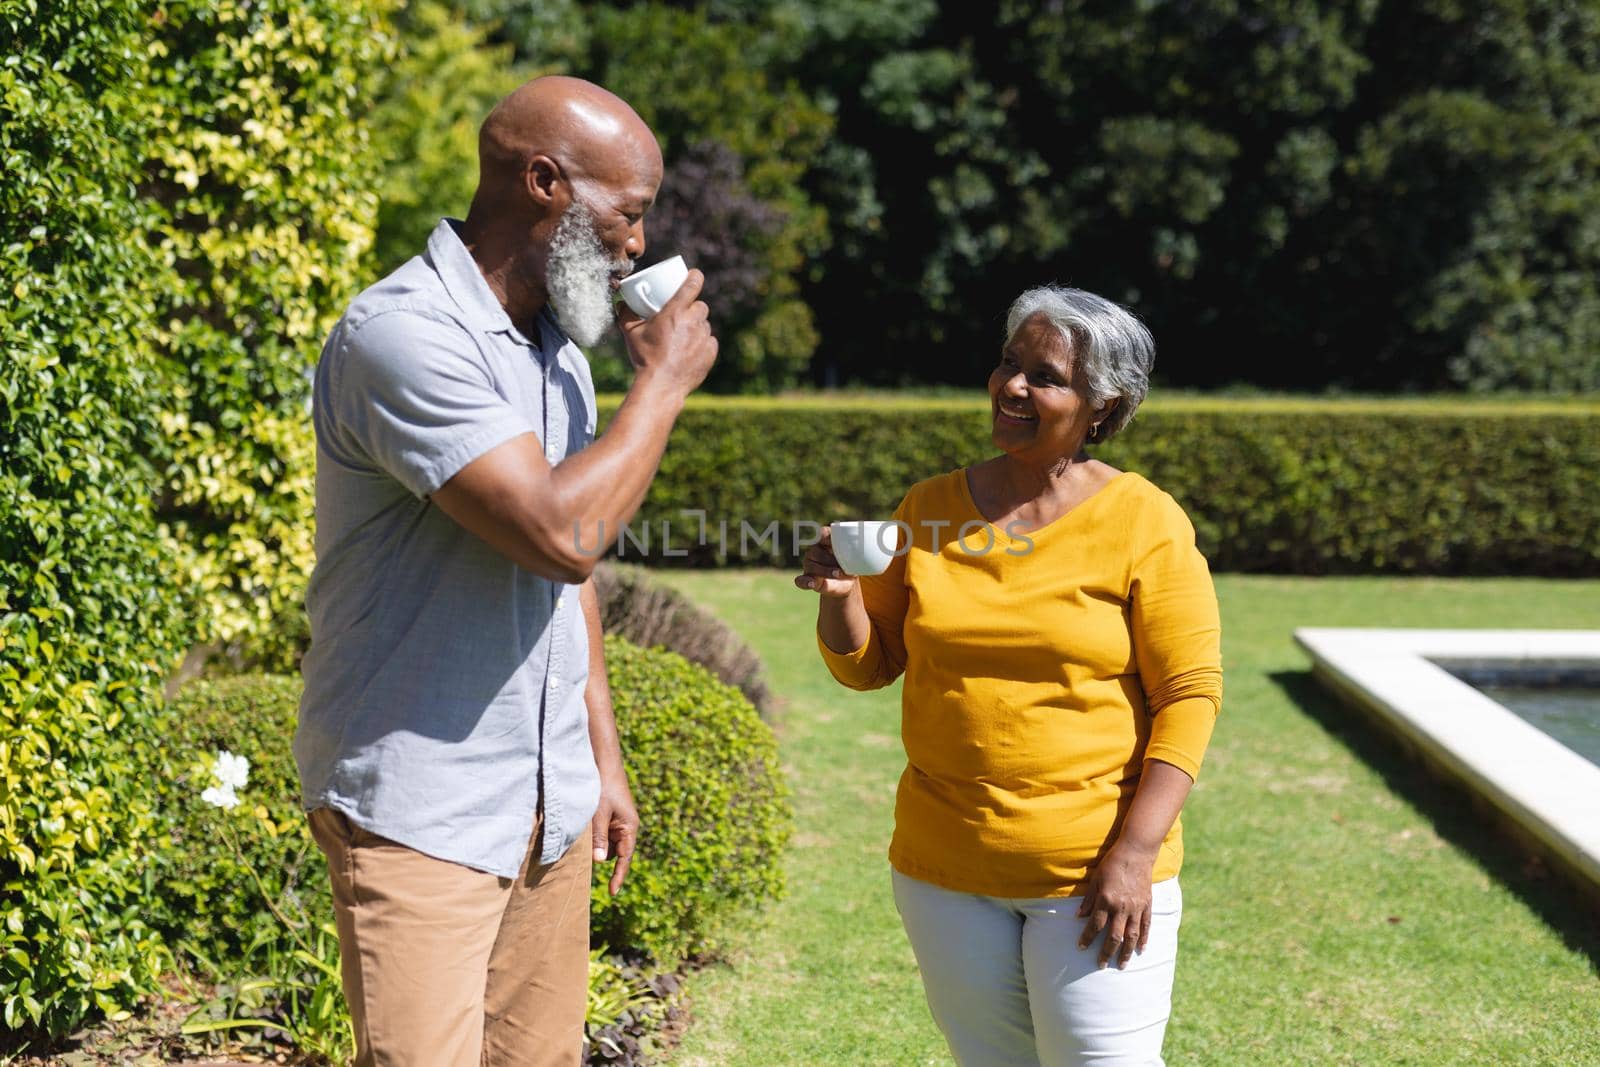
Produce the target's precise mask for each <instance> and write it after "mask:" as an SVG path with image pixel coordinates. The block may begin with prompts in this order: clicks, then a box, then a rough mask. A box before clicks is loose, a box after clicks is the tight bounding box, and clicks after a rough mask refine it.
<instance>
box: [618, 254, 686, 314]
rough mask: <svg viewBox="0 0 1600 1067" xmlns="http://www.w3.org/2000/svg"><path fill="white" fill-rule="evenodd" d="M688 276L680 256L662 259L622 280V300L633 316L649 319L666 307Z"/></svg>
mask: <svg viewBox="0 0 1600 1067" xmlns="http://www.w3.org/2000/svg"><path fill="white" fill-rule="evenodd" d="M688 277H689V268H688V266H687V265H686V264H685V263H684V262H683V257H682V256H673V257H672V258H671V259H663V260H662V261H661V262H660V263H657V264H655V265H654V266H652V267H646V268H645V269H644V270H641V271H636V272H634V273H633V274H630V275H628V276H627V277H626V278H624V279H622V299H623V300H624V301H626V302H627V305H628V306H629V307H630V308H632V309H633V313H634V314H635V315H638V316H639V317H640V318H645V319H648V318H650V317H652V316H654V315H655V314H656V312H658V311H660V310H661V309H662V308H664V307H666V306H667V301H668V300H671V299H672V294H673V293H676V292H677V291H678V287H679V286H680V285H682V284H683V283H684V280H685V279H686V278H688Z"/></svg>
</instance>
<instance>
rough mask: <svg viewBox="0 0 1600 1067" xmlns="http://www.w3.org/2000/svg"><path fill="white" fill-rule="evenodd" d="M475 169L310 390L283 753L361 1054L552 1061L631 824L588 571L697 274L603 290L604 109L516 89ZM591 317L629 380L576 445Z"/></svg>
mask: <svg viewBox="0 0 1600 1067" xmlns="http://www.w3.org/2000/svg"><path fill="white" fill-rule="evenodd" d="M479 164H480V172H481V176H480V180H479V185H478V190H477V194H476V195H475V196H474V198H473V201H472V206H471V210H470V211H469V212H468V215H467V218H466V220H465V221H464V222H462V221H457V220H454V219H445V220H443V221H441V222H440V223H439V225H438V227H437V228H436V229H435V230H434V231H433V234H432V236H431V237H430V238H429V239H428V246H427V248H426V250H424V251H423V252H422V254H421V255H419V256H417V257H416V258H414V259H412V260H410V261H409V262H408V263H406V264H405V265H404V266H402V267H400V268H399V269H398V270H397V271H395V272H394V273H393V274H391V275H390V276H389V277H387V278H385V279H383V280H382V281H380V282H378V283H377V284H376V285H374V286H372V288H370V289H368V290H366V291H365V292H363V293H362V294H361V295H360V296H358V297H357V298H356V299H355V300H354V301H353V302H352V303H351V305H350V307H349V309H348V310H347V311H346V312H345V315H344V317H343V318H342V319H341V320H340V321H339V323H338V324H337V325H336V326H335V327H334V329H333V332H332V334H331V335H330V336H329V338H328V341H327V344H326V345H325V346H324V348H323V351H322V359H321V361H320V363H319V364H318V366H317V375H316V384H315V389H314V396H313V415H314V421H315V424H316V433H317V489H316V492H317V500H316V506H317V566H316V570H315V572H314V573H313V575H312V577H311V583H310V586H309V588H308V590H307V593H306V606H307V609H308V611H309V612H310V615H311V634H312V641H311V648H310V650H309V651H308V652H307V653H306V657H305V662H304V665H303V667H304V672H305V681H306V688H305V696H304V698H303V700H302V702H301V707H300V722H299V727H298V729H297V731H296V734H295V742H294V751H295V759H296V761H297V763H298V764H299V768H300V781H301V788H302V791H303V800H304V804H305V807H306V810H307V811H308V812H309V817H310V821H311V830H312V834H313V836H314V837H315V838H316V840H317V843H318V845H319V846H320V847H321V848H322V850H323V852H324V853H325V854H326V856H327V858H328V867H329V875H330V878H331V880H332V883H333V896H334V907H335V912H336V918H337V920H338V928H339V944H340V949H341V953H342V958H343V978H344V987H345V994H346V996H347V999H348V1000H349V1003H350V1010H351V1016H352V1018H353V1019H354V1022H355V1027H356V1041H357V1055H356V1063H357V1064H361V1065H366V1064H379V1063H381V1064H386V1065H411V1064H415V1065H418V1067H447V1065H460V1067H467V1065H469V1064H470V1065H472V1067H477V1065H478V1064H479V1063H483V1064H492V1065H509V1064H519V1065H522V1064H531V1065H542V1064H574V1063H577V1062H578V1061H579V1058H580V1054H581V1047H582V1040H583V1012H584V1002H585V991H586V988H587V985H586V978H587V967H588V949H589V882H590V877H591V865H592V864H595V863H600V862H603V861H606V860H613V861H614V866H613V868H612V870H611V873H610V879H609V886H610V891H611V892H612V893H613V894H614V893H616V892H618V891H619V890H620V889H621V888H622V885H623V880H624V878H625V877H626V876H627V871H628V862H629V857H630V856H631V855H632V852H633V847H634V841H635V838H636V835H637V833H638V815H637V813H636V811H635V809H634V803H633V798H632V796H631V794H630V793H629V790H628V779H627V776H626V774H625V773H624V769H623V760H622V753H621V752H620V751H619V748H618V744H617V732H616V726H615V724H614V722H613V719H612V713H611V699H610V693H609V691H608V690H607V688H606V675H605V662H604V659H603V658H602V651H601V641H600V621H599V619H600V615H599V604H598V601H597V598H596V596H595V591H594V585H593V583H592V582H591V581H590V573H591V571H592V570H593V568H594V566H595V563H596V562H597V559H598V555H599V554H600V553H601V552H602V551H603V550H604V548H606V547H608V546H609V545H611V544H612V543H613V542H614V541H615V539H616V536H617V534H618V532H619V531H620V530H621V529H622V527H623V526H624V525H625V524H626V523H627V522H628V520H629V519H630V518H631V517H632V516H633V514H634V512H635V511H636V510H637V509H638V507H639V505H640V503H641V501H643V499H644V495H645V491H646V490H647V489H648V488H649V485H650V480H651V479H652V478H653V477H654V475H655V471H656V467H657V465H658V463H659V462H660V459H661V454H662V451H663V450H664V449H665V447H666V443H667V435H668V433H669V431H670V430H671V429H672V424H673V421H674V420H675V419H676V417H677V414H678V412H679V411H680V410H681V409H682V407H683V403H684V400H685V398H686V397H687V396H688V395H689V393H690V392H692V391H693V390H694V389H695V388H696V387H697V386H698V385H699V384H700V382H701V381H702V380H704V378H705V376H706V374H707V372H708V371H709V370H710V368H711V365H712V362H713V361H714V360H715V358H716V354H717V341H716V338H715V337H713V336H712V333H711V329H710V327H709V325H708V323H707V309H706V305H705V304H704V303H702V302H700V300H699V299H698V297H699V294H700V290H701V287H702V283H703V279H702V277H701V276H700V273H699V272H698V271H691V272H690V274H689V280H688V281H687V282H686V283H685V284H684V286H683V288H682V289H681V290H680V291H679V292H678V294H677V296H676V297H675V298H674V299H673V300H672V301H671V302H669V303H668V304H667V306H666V307H665V308H664V309H663V310H662V311H661V313H660V314H658V315H656V316H655V317H653V318H651V319H650V320H648V321H644V320H641V319H639V318H638V317H637V316H634V315H633V314H632V313H631V312H628V311H626V310H624V311H622V312H621V314H620V320H619V319H618V317H617V314H616V313H615V312H613V310H612V309H613V303H614V301H613V294H614V292H615V289H616V287H617V284H618V282H619V281H620V279H621V278H622V277H623V276H624V275H626V274H627V273H628V272H629V270H631V269H632V265H633V262H634V261H635V260H636V259H638V257H639V256H640V255H642V254H643V253H644V250H645V233H644V217H645V213H646V212H647V211H648V210H649V208H650V205H651V203H652V201H653V200H654V199H655V195H656V188H657V186H658V185H659V184H660V182H661V170H662V164H661V153H660V150H659V148H658V147H657V145H656V141H655V138H654V136H653V135H652V134H651V132H650V130H649V128H648V127H647V126H646V125H645V124H644V122H643V121H642V120H641V119H640V118H639V116H638V115H636V114H635V113H634V111H633V109H632V108H630V107H628V105H627V104H625V103H624V102H623V101H621V100H620V99H618V98H617V97H615V96H613V95H612V94H610V93H608V92H606V91H605V90H604V89H601V88H600V87H599V86H596V85H592V84H590V83H588V82H583V81H578V80H575V79H571V78H541V79H538V80H536V81H533V82H530V83H528V84H527V85H524V86H523V87H522V88H520V89H518V90H517V91H516V92H514V93H512V94H511V95H510V96H509V97H507V98H506V99H505V100H504V101H502V102H501V103H500V104H499V105H498V106H497V107H496V108H495V109H494V111H493V112H492V113H490V115H489V116H488V118H486V119H485V120H484V123H483V127H482V131H481V134H480V138H479ZM619 322H620V328H621V331H622V336H623V339H624V342H625V344H626V347H627V351H628V356H629V358H630V359H631V361H632V363H633V366H634V371H635V373H634V380H633V387H632V388H631V389H630V390H629V392H628V395H627V398H626V399H625V400H624V401H623V403H622V406H621V408H619V409H618V411H617V413H616V416H615V418H614V419H613V420H612V421H611V424H610V426H609V427H608V428H607V430H606V433H605V436H603V437H601V438H600V439H599V440H595V439H594V429H595V398H594V386H593V382H592V380H591V378H590V375H589V368H588V364H587V362H586V361H585V358H584V356H583V353H582V352H581V351H580V350H579V347H578V346H579V345H592V344H594V343H595V342H596V341H598V340H599V339H600V338H601V337H602V336H603V335H604V334H605V332H606V331H607V330H608V329H610V328H613V327H614V326H616V325H618V324H619ZM574 342H576V343H574ZM586 549H587V551H585V550H586Z"/></svg>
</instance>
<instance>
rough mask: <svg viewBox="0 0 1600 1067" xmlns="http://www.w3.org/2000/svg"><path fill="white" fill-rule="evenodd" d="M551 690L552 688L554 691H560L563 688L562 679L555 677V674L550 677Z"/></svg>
mask: <svg viewBox="0 0 1600 1067" xmlns="http://www.w3.org/2000/svg"><path fill="white" fill-rule="evenodd" d="M550 688H551V689H552V690H555V689H560V688H561V679H560V678H557V677H556V676H555V675H553V674H552V675H551V676H550Z"/></svg>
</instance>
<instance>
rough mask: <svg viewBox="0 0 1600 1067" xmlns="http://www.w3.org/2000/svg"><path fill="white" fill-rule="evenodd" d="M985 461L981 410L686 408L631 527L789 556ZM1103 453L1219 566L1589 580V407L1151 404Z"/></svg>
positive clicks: (715, 555) (728, 558)
mask: <svg viewBox="0 0 1600 1067" xmlns="http://www.w3.org/2000/svg"><path fill="white" fill-rule="evenodd" d="M611 410H614V408H613V406H612V405H611V403H610V401H609V400H608V401H607V403H606V404H605V405H604V406H603V414H604V413H606V412H609V411H611ZM994 453H995V449H994V446H993V445H992V444H991V443H990V440H989V418H988V406H987V403H985V402H971V401H935V400H927V401H920V402H919V401H905V402H894V403H890V402H887V401H878V400H871V399H868V400H865V401H847V402H841V401H830V400H799V401H793V402H784V401H767V402H762V401H738V400H732V399H729V400H700V401H698V402H695V401H692V402H691V403H690V405H689V407H688V408H687V409H686V410H685V411H684V413H683V414H682V416H680V418H679V420H678V423H677V426H676V428H675V429H674V430H673V434H672V439H671V442H670V443H669V445H668V447H667V452H666V456H665V457H664V458H663V460H662V463H661V471H660V474H659V475H658V476H657V478H656V480H655V482H654V484H653V485H652V486H651V489H650V494H649V496H648V498H647V499H646V501H645V505H644V507H643V508H642V509H641V511H640V513H639V515H638V517H637V518H636V519H635V520H634V523H633V528H634V529H635V530H636V531H638V532H639V533H640V534H641V535H642V534H644V533H645V532H646V531H648V532H649V534H650V536H651V542H650V545H651V547H650V551H649V552H648V553H643V554H646V555H648V556H649V559H650V561H651V562H652V563H668V564H671V563H698V564H702V565H704V564H716V563H771V562H774V561H776V560H792V559H793V558H795V557H796V553H795V536H794V535H795V534H796V533H797V532H798V534H799V535H800V536H801V537H804V536H807V535H808V534H809V533H812V532H813V531H811V530H809V529H808V528H806V527H803V526H802V527H800V528H799V529H798V531H797V529H796V526H795V525H794V524H795V523H796V521H797V520H798V521H809V522H814V523H825V522H830V521H834V520H839V519H846V518H863V517H887V516H888V515H889V513H890V512H891V511H892V510H893V509H894V506H895V505H896V503H898V502H899V499H900V497H901V495H902V494H903V493H904V491H905V490H906V488H907V487H909V486H910V485H911V484H912V483H913V482H915V481H917V480H919V479H922V478H926V477H929V476H931V475H935V474H940V473H943V472H945V471H948V470H952V469H954V468H956V467H960V466H963V465H966V464H968V463H972V462H975V461H977V460H980V459H983V458H986V457H988V456H991V455H993V454H994ZM1097 454H1098V455H1099V456H1100V458H1102V459H1104V460H1106V461H1107V462H1109V463H1111V464H1113V465H1114V466H1118V467H1122V468H1124V469H1127V470H1134V471H1138V472H1140V473H1142V474H1144V475H1146V476H1147V477H1149V478H1150V479H1151V480H1152V481H1153V482H1155V483H1156V484H1157V485H1159V486H1161V487H1162V488H1163V489H1166V490H1167V491H1168V492H1170V493H1172V495H1173V496H1174V497H1176V498H1177V499H1178V501H1179V502H1180V503H1181V504H1182V505H1183V506H1184V507H1185V509H1186V510H1187V511H1188V513H1189V515H1190V517H1191V519H1193V521H1194V524H1195V527H1196V531H1197V533H1198V535H1199V538H1200V546H1201V548H1202V549H1203V550H1204V551H1205V553H1206V554H1207V556H1208V557H1209V559H1210V560H1211V564H1212V567H1213V568H1214V569H1216V570H1219V571H1276V572H1282V573H1296V574H1323V573H1345V574H1362V573H1392V574H1530V575H1533V574H1537V575H1547V576H1580V575H1596V574H1600V533H1597V531H1600V496H1597V495H1596V494H1595V493H1594V492H1593V472H1594V471H1595V470H1600V406H1596V405H1594V404H1581V403H1573V404H1544V405H1536V404H1520V405H1519V404H1517V403H1515V402H1513V401H1509V400H1504V401H1495V402H1492V403H1489V402H1477V403H1471V404H1454V405H1449V404H1441V403H1415V402H1404V401H1396V402H1377V401H1373V402H1361V403H1350V402H1341V401H1327V402H1318V401H1298V402H1297V401H1281V402H1280V401H1251V400H1240V401H1221V400H1219V401H1207V402H1190V401H1183V400H1173V401H1168V402H1165V403H1163V402H1161V401H1156V402H1152V403H1150V404H1147V405H1146V406H1145V407H1144V408H1143V409H1142V410H1141V411H1140V412H1139V415H1138V417H1137V418H1136V419H1135V420H1134V421H1133V423H1132V424H1131V426H1130V427H1129V428H1128V430H1126V431H1125V432H1124V433H1123V434H1122V435H1120V436H1119V437H1117V438H1115V439H1114V440H1113V441H1112V442H1111V443H1110V444H1109V445H1107V446H1106V447H1104V448H1101V449H1098V450H1097ZM685 509H698V510H701V511H704V513H705V515H706V520H705V527H706V530H707V537H706V539H705V540H706V543H704V544H697V543H696V541H697V534H698V529H699V526H700V523H699V519H698V518H697V517H694V516H686V515H685V514H684V510H685ZM724 521H725V522H726V524H727V525H726V534H725V535H724V534H723V528H722V526H721V524H722V523H723V522H724ZM663 523H666V524H669V526H670V529H671V531H672V539H671V542H670V543H671V546H672V552H673V553H678V552H687V553H688V554H687V555H685V556H683V557H679V558H675V557H674V556H671V555H668V554H666V553H664V552H663V551H662V539H661V529H662V524H663ZM742 523H743V524H747V526H745V527H743V528H742V527H741V524H742ZM769 527H770V529H769ZM769 533H770V534H771V535H772V538H771V539H769V540H767V541H765V542H763V541H762V540H761V538H762V536H763V535H765V534H769ZM623 553H624V555H625V558H632V559H637V558H639V556H640V555H641V553H640V552H639V551H638V548H637V546H636V545H635V544H634V543H633V542H631V541H625V542H624V544H623Z"/></svg>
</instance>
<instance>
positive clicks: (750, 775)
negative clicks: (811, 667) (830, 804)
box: [593, 637, 794, 962]
mask: <svg viewBox="0 0 1600 1067" xmlns="http://www.w3.org/2000/svg"><path fill="white" fill-rule="evenodd" d="M606 675H607V677H608V678H609V679H610V681H611V698H612V701H613V702H614V704H615V706H616V716H617V733H618V735H619V736H620V737H621V740H622V751H623V754H624V758H625V759H626V761H627V764H628V776H629V779H630V781H631V783H632V786H633V796H634V801H635V803H636V804H637V805H638V807H639V821H640V837H639V849H638V852H637V853H635V855H634V859H633V865H632V867H631V868H630V870H629V874H628V881H627V884H626V885H625V886H624V887H623V890H622V893H621V894H619V895H618V896H616V897H612V896H611V895H610V893H609V892H608V891H607V890H606V888H605V878H606V875H607V870H606V869H605V868H602V867H600V866H597V867H596V870H595V879H594V892H593V907H594V912H593V915H594V936H595V938H596V940H598V941H599V942H601V943H603V944H605V945H607V946H608V947H609V948H611V949H612V950H614V951H617V950H624V951H625V950H629V949H643V950H645V951H646V952H648V953H649V954H651V955H652V956H655V957H656V958H658V959H661V960H664V961H667V962H671V961H673V960H675V959H676V958H677V957H679V956H682V955H685V954H689V953H694V952H699V951H704V950H708V949H713V948H715V947H716V945H717V941H718V933H719V927H720V925H721V923H722V921H723V920H724V919H726V918H727V917H728V916H729V915H730V914H731V913H732V912H734V911H737V910H738V909H740V908H743V907H748V906H751V905H754V904H758V903H760V902H762V901H764V900H766V899H769V898H772V897H776V896H778V895H779V894H780V893H781V892H782V890H783V872H782V869H781V867H780V865H779V861H780V858H781V854H782V852H783V848H784V845H785V844H786V843H787V842H788V840H789V834H790V832H791V829H792V826H793V821H794V816H793V813H792V811H791V810H790V807H789V803H788V789H787V787H786V786H785V785H784V781H783V774H782V771H781V769H780V768H779V765H778V746H777V742H776V740H775V739H774V738H773V735H772V730H771V729H770V728H768V727H767V725H766V724H765V723H763V722H762V721H761V719H760V717H759V716H758V715H757V714H756V709H755V708H754V707H752V706H751V704H750V702H749V701H747V700H745V699H744V697H743V696H742V695H741V694H740V692H739V690H737V689H735V688H733V687H732V686H730V685H724V684H723V683H722V682H719V681H717V679H716V678H715V677H713V676H712V675H711V673H710V672H709V671H707V670H705V669H704V668H702V667H698V666H695V665H694V664H692V663H690V662H689V661H688V660H686V659H684V658H683V657H682V656H680V655H678V654H677V653H675V652H667V651H664V650H662V649H659V648H656V649H641V648H639V647H637V646H635V645H633V644H631V643H629V642H628V641H625V640H623V639H621V638H619V637H607V638H606ZM605 867H606V868H608V867H609V864H607V865H605Z"/></svg>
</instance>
